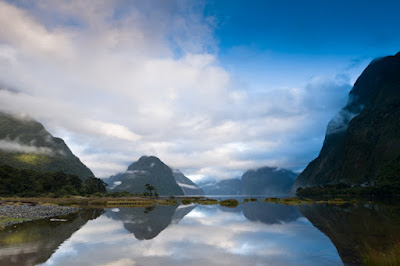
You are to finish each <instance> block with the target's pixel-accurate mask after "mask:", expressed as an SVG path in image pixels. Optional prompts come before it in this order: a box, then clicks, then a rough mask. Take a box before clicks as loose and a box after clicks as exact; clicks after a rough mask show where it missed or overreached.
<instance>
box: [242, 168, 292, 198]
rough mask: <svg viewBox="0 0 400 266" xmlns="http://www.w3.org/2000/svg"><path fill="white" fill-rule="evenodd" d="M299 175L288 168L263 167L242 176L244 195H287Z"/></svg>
mask: <svg viewBox="0 0 400 266" xmlns="http://www.w3.org/2000/svg"><path fill="white" fill-rule="evenodd" d="M296 177H297V175H296V174H295V173H293V172H292V171H289V170H286V169H279V168H276V167H262V168H259V169H256V170H248V171H247V172H246V173H244V174H243V176H242V194H244V195H271V194H272V195H286V194H287V193H288V192H289V190H290V187H291V186H292V185H293V182H294V180H295V179H296Z"/></svg>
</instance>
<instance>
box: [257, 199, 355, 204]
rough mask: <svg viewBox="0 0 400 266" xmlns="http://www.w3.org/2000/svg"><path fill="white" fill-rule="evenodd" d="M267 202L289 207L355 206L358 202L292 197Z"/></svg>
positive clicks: (266, 200)
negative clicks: (306, 205) (307, 205)
mask: <svg viewBox="0 0 400 266" xmlns="http://www.w3.org/2000/svg"><path fill="white" fill-rule="evenodd" d="M264 201H265V202H272V203H275V204H283V205H287V206H296V205H302V204H330V205H343V204H354V203H356V202H357V201H356V200H354V199H353V200H344V199H341V198H335V199H327V200H314V199H310V198H297V197H291V198H265V199H264Z"/></svg>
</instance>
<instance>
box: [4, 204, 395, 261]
mask: <svg viewBox="0 0 400 266" xmlns="http://www.w3.org/2000/svg"><path fill="white" fill-rule="evenodd" d="M397 206H398V205H387V204H386V205H385V204H369V203H366V204H357V205H346V206H327V205H312V206H300V207H295V206H284V205H280V204H278V205H275V204H272V203H264V202H248V203H245V204H241V205H239V206H238V207H236V208H227V207H221V206H216V205H213V206H201V205H186V206H185V205H181V206H157V207H155V208H114V209H104V210H93V209H86V210H83V211H81V212H80V213H78V214H74V215H70V216H68V217H67V219H68V221H67V222H49V221H48V220H44V221H37V222H31V223H25V224H21V225H17V226H12V227H9V228H7V229H6V230H4V231H0V265H36V264H40V265H109V266H111V265H343V262H345V263H346V264H347V263H359V262H360V261H361V260H362V258H361V257H360V256H361V255H362V254H361V252H362V250H361V249H360V246H363V247H364V246H367V245H369V246H372V247H373V246H374V245H379V248H385V247H389V246H390V245H391V244H392V243H394V242H395V241H396V239H397V240H399V239H400V238H399V234H400V233H399V232H400V219H399V216H400V213H399V208H398V207H397ZM360 254H361V255H360Z"/></svg>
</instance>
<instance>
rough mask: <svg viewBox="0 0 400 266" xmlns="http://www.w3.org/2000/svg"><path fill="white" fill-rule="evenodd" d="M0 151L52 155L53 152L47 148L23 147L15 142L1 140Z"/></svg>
mask: <svg viewBox="0 0 400 266" xmlns="http://www.w3.org/2000/svg"><path fill="white" fill-rule="evenodd" d="M0 150H4V151H9V152H24V153H38V154H47V155H52V154H53V151H52V150H51V149H50V148H47V147H36V146H32V145H25V144H22V143H19V142H18V141H15V140H8V139H1V140H0Z"/></svg>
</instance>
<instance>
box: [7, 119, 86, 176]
mask: <svg viewBox="0 0 400 266" xmlns="http://www.w3.org/2000/svg"><path fill="white" fill-rule="evenodd" d="M0 139H1V140H5V141H9V142H15V143H17V144H20V145H23V146H26V147H28V148H29V149H28V150H27V151H6V150H0V165H9V166H12V167H15V168H18V169H27V170H34V171H37V172H59V171H60V172H64V173H67V174H73V175H77V176H79V177H80V178H81V179H83V180H84V179H86V178H88V177H90V176H93V173H92V172H91V171H90V170H89V168H87V167H86V166H85V165H84V164H83V163H82V162H81V161H80V160H79V158H78V157H76V156H75V155H73V154H72V152H71V150H70V149H69V148H68V146H67V145H66V144H65V143H64V141H63V140H62V139H60V138H55V137H53V136H52V135H51V134H50V133H49V132H48V131H47V130H46V129H45V128H44V127H43V125H42V124H40V123H39V122H37V121H34V120H31V119H28V118H17V117H14V116H12V115H8V114H5V113H1V112H0Z"/></svg>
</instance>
